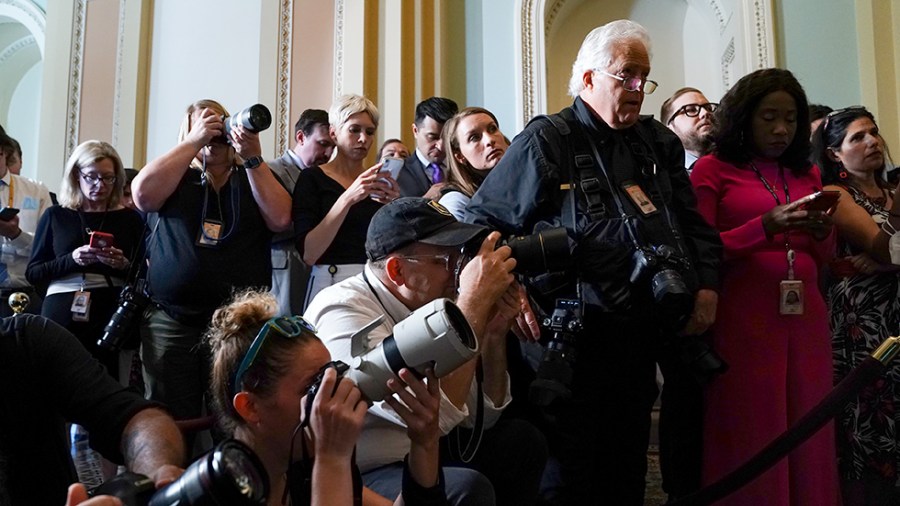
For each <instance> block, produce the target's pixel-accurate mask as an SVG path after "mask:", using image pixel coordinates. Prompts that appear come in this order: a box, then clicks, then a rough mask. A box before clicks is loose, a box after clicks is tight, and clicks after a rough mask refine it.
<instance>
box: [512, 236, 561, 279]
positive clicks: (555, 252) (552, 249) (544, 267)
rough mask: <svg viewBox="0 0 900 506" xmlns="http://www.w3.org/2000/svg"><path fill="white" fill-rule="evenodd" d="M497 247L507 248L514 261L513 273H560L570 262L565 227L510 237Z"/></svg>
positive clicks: (530, 274)
mask: <svg viewBox="0 0 900 506" xmlns="http://www.w3.org/2000/svg"><path fill="white" fill-rule="evenodd" d="M497 246H498V247H499V246H509V247H510V249H512V257H513V258H515V259H516V269H515V271H516V272H517V273H519V274H525V275H529V276H534V275H538V274H544V273H548V272H561V271H564V270H566V269H568V268H569V266H570V265H571V262H572V250H571V248H570V247H569V234H568V233H567V232H566V229H565V227H555V228H548V229H546V230H541V231H539V232H535V233H533V234H531V235H522V236H512V237H508V238H506V239H504V240H502V241H500V242H499V243H498V244H497Z"/></svg>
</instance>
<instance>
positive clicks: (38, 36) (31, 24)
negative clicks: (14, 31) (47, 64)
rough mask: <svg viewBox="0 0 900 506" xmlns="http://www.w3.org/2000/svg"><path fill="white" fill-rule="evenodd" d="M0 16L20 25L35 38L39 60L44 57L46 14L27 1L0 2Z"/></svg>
mask: <svg viewBox="0 0 900 506" xmlns="http://www.w3.org/2000/svg"><path fill="white" fill-rule="evenodd" d="M0 14H8V15H9V17H11V18H12V19H14V20H16V21H18V22H19V23H22V24H23V25H25V27H26V28H28V30H29V31H30V32H31V33H32V35H34V36H35V42H37V45H38V48H39V49H40V51H41V58H43V56H44V34H45V33H46V31H47V14H46V13H45V12H44V11H43V10H41V8H40V7H39V6H38V5H37V4H35V3H33V2H29V1H27V0H0Z"/></svg>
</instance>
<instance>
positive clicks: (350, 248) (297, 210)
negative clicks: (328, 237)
mask: <svg viewBox="0 0 900 506" xmlns="http://www.w3.org/2000/svg"><path fill="white" fill-rule="evenodd" d="M344 191H345V188H344V187H343V186H341V184H340V183H338V182H337V181H335V180H334V179H331V178H330V177H328V175H326V174H325V173H324V172H323V171H322V169H321V168H319V167H311V168H309V169H306V170H304V171H303V172H301V173H300V175H299V176H298V177H297V185H296V186H294V196H293V199H294V203H293V218H294V232H295V234H296V236H297V250H298V251H299V252H300V254H301V255H303V250H304V243H305V242H306V234H308V233H309V232H310V231H311V230H312V229H314V228H316V226H317V225H318V224H319V223H320V222H321V221H322V219H323V218H325V215H326V214H328V211H330V210H331V208H332V207H333V206H334V203H335V202H337V199H338V198H339V197H340V196H341V194H343V193H344ZM382 206H383V205H382V204H379V203H378V202H375V201H374V200H372V199H368V198H367V199H363V200H362V201H360V202H357V203H356V204H353V206H351V207H350V210H349V211H347V216H345V217H344V221H343V222H342V223H341V227H340V229H338V233H337V235H336V236H335V237H334V240H333V241H331V244H330V245H328V248H327V249H326V250H325V252H324V253H322V256H321V257H319V259H318V260H317V261H316V263H317V264H322V265H329V264H334V265H341V264H364V263H366V232H367V231H368V230H369V222H370V221H372V216H374V215H375V213H376V212H377V211H378V210H379V209H381V208H382Z"/></svg>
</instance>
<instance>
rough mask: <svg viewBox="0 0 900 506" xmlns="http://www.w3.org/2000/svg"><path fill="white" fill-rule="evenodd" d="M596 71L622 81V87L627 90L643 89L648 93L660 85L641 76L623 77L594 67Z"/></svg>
mask: <svg viewBox="0 0 900 506" xmlns="http://www.w3.org/2000/svg"><path fill="white" fill-rule="evenodd" d="M594 71H595V72H600V73H601V74H603V75H605V76H609V77H612V78H613V79H616V80H619V81H622V87H623V88H625V91H638V90H640V91H643V92H644V93H646V94H647V95H650V94H652V93H653V92H654V91H656V87H657V86H659V85H658V84H657V83H656V81H651V80H650V79H641V78H640V77H622V76H617V75H615V74H610V73H609V72H607V71H605V70H600V69H594Z"/></svg>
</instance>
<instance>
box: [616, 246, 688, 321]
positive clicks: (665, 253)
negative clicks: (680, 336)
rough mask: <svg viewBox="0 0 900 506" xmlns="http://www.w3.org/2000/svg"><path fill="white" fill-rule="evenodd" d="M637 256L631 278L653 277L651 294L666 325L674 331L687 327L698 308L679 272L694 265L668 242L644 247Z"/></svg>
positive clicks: (634, 281) (633, 281) (638, 279)
mask: <svg viewBox="0 0 900 506" xmlns="http://www.w3.org/2000/svg"><path fill="white" fill-rule="evenodd" d="M633 258H634V270H632V271H631V278H630V279H629V281H630V282H631V283H632V284H633V283H636V282H638V281H640V280H641V279H646V278H649V281H650V293H651V294H652V295H653V302H654V303H655V304H656V308H657V309H658V310H659V312H660V316H661V318H662V322H663V325H664V326H665V327H666V328H667V329H669V330H671V331H673V332H677V331H679V330H681V329H683V328H684V326H685V324H686V323H687V322H688V319H690V317H691V312H692V311H693V310H694V294H693V293H692V292H691V290H690V289H688V286H687V284H686V283H685V282H684V279H683V278H682V277H681V273H680V272H679V271H680V270H688V269H690V268H691V264H690V262H689V261H688V259H686V258H684V257H682V256H681V255H679V254H678V252H677V251H676V250H675V248H673V247H671V246H667V245H665V244H662V245H659V246H645V247H640V248H638V249H637V250H635V252H634V257H633Z"/></svg>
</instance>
